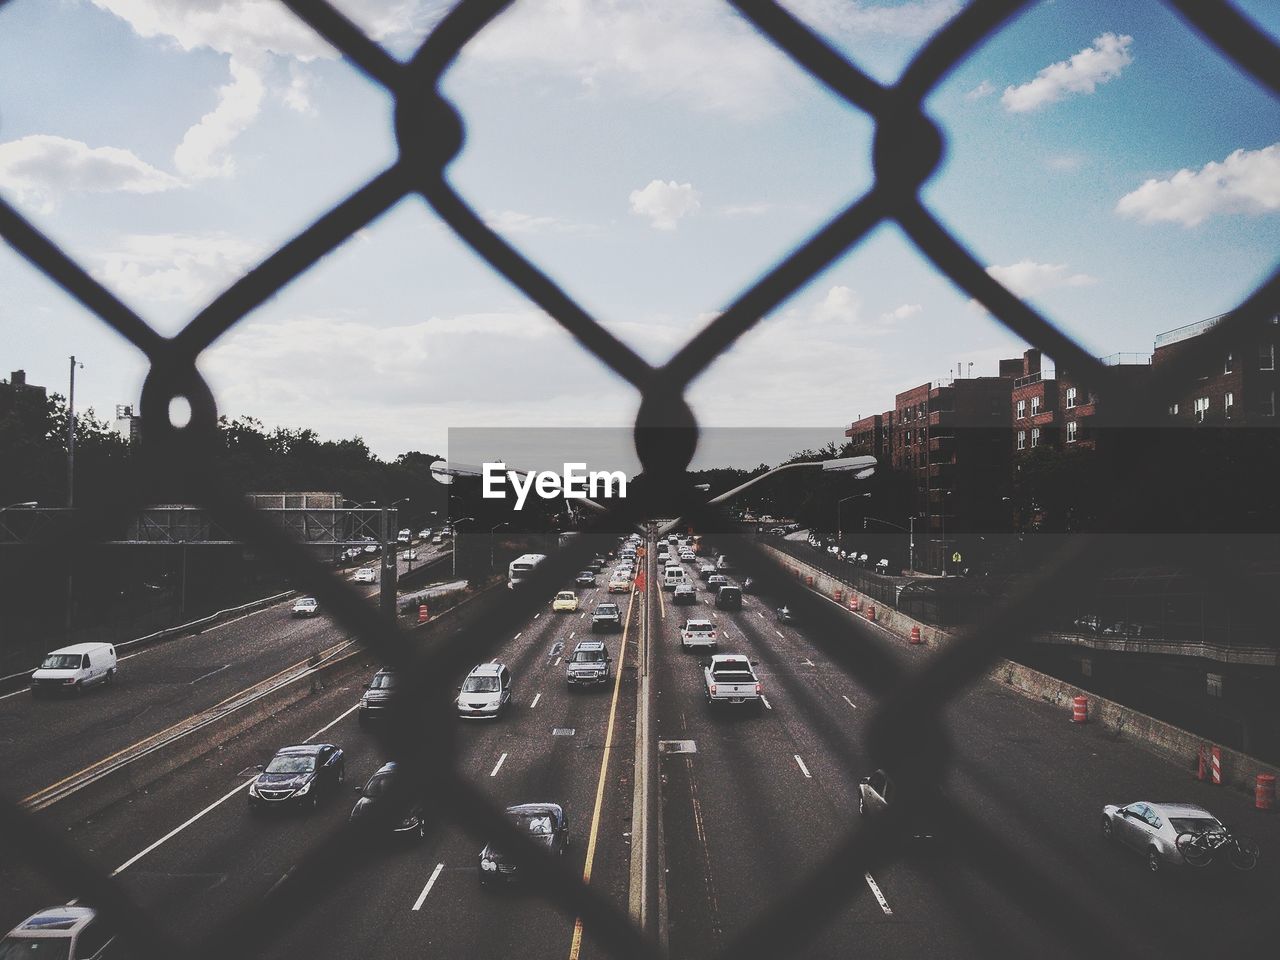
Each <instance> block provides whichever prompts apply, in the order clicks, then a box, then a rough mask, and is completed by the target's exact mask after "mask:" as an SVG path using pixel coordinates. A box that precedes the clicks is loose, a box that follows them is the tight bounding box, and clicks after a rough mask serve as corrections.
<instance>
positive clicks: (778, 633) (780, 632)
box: [773, 627, 787, 640]
mask: <svg viewBox="0 0 1280 960" xmlns="http://www.w3.org/2000/svg"><path fill="white" fill-rule="evenodd" d="M773 632H774V633H776V634H777V635H778V636H780V637H782V631H781V630H779V629H778V628H777V627H774V630H773ZM782 639H783V640H785V639H787V638H786V637H782Z"/></svg>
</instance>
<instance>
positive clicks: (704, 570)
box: [698, 563, 716, 580]
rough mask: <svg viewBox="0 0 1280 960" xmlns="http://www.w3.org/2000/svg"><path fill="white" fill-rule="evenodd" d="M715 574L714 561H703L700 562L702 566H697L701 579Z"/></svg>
mask: <svg viewBox="0 0 1280 960" xmlns="http://www.w3.org/2000/svg"><path fill="white" fill-rule="evenodd" d="M715 575H716V565H715V564H714V563H704V564H702V566H700V567H698V576H700V577H701V578H702V579H703V580H707V579H709V578H710V577H714V576H715Z"/></svg>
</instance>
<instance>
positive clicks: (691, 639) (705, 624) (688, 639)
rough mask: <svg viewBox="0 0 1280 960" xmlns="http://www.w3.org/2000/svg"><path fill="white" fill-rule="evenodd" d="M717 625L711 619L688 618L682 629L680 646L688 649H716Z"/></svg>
mask: <svg viewBox="0 0 1280 960" xmlns="http://www.w3.org/2000/svg"><path fill="white" fill-rule="evenodd" d="M716 639H717V634H716V625H715V624H714V623H712V622H711V621H710V620H686V621H685V622H684V629H683V630H681V631H680V646H682V647H684V649H686V650H714V649H715V648H716Z"/></svg>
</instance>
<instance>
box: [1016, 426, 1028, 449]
mask: <svg viewBox="0 0 1280 960" xmlns="http://www.w3.org/2000/svg"><path fill="white" fill-rule="evenodd" d="M1018 449H1019V450H1025V449H1027V431H1025V430H1019V431H1018Z"/></svg>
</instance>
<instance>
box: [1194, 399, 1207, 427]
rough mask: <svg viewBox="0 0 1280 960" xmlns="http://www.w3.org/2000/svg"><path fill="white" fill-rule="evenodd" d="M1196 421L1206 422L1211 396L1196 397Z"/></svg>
mask: <svg viewBox="0 0 1280 960" xmlns="http://www.w3.org/2000/svg"><path fill="white" fill-rule="evenodd" d="M1195 412H1196V423H1204V418H1205V414H1207V413H1208V412H1209V398H1208V397H1196V403H1195Z"/></svg>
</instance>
